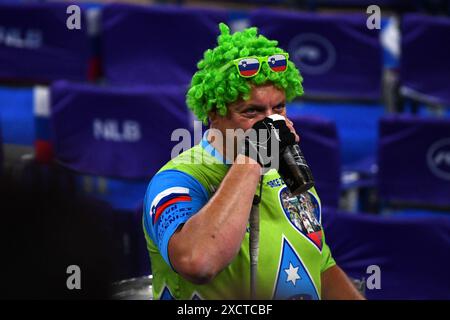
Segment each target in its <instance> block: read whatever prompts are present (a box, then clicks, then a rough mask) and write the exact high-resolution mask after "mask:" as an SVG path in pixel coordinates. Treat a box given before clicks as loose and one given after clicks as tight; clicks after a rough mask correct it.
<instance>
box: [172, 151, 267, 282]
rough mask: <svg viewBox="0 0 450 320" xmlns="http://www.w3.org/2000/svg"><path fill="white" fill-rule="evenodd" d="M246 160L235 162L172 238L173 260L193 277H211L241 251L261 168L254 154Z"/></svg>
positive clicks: (195, 279)
mask: <svg viewBox="0 0 450 320" xmlns="http://www.w3.org/2000/svg"><path fill="white" fill-rule="evenodd" d="M242 157H244V156H243V155H238V156H237V158H236V161H235V162H239V163H243V162H244V161H243V158H242ZM245 163H246V164H236V163H235V164H233V165H232V166H231V168H230V170H229V171H228V173H227V175H226V176H225V178H224V180H223V181H222V183H221V184H220V187H219V188H218V190H217V191H216V193H215V194H214V196H213V197H212V198H211V199H210V200H209V201H208V203H207V204H206V205H205V206H204V207H203V208H202V209H201V210H200V211H198V212H197V214H195V215H194V216H192V217H191V218H190V219H189V220H188V221H187V222H186V223H185V224H184V225H183V226H182V227H181V228H179V229H178V230H177V231H176V232H175V233H174V234H173V236H172V237H171V238H170V240H169V246H168V253H169V259H170V262H171V264H172V266H173V267H174V269H175V270H176V271H177V272H178V273H179V274H180V275H182V276H183V277H184V278H186V279H188V280H189V281H192V282H194V283H197V284H201V283H207V282H209V281H211V280H212V279H213V278H214V277H215V276H216V275H217V274H218V273H219V272H220V271H222V270H223V269H224V268H225V267H226V266H227V265H228V264H230V263H231V261H232V260H233V259H234V257H235V256H236V254H237V253H238V252H239V248H240V247H241V243H242V240H243V239H244V235H245V232H246V228H247V223H248V219H249V213H250V209H251V206H252V202H253V196H254V194H255V191H256V187H257V185H258V181H259V178H260V170H261V167H260V165H259V164H258V163H257V162H256V161H254V160H252V159H250V158H247V157H245Z"/></svg>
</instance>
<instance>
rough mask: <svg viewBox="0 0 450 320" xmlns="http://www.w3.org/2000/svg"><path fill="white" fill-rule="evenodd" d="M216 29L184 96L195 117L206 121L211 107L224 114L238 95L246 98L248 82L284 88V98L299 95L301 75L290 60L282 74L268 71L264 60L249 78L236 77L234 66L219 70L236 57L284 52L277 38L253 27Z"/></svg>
mask: <svg viewBox="0 0 450 320" xmlns="http://www.w3.org/2000/svg"><path fill="white" fill-rule="evenodd" d="M219 28H220V32H221V34H220V35H219V37H218V38H217V42H218V46H217V47H215V48H214V49H212V50H211V49H208V50H206V51H205V53H204V57H203V59H202V60H200V61H199V62H198V64H197V67H198V69H199V70H198V71H197V72H196V73H195V74H194V76H193V77H192V81H191V86H190V88H189V90H188V92H187V95H186V96H187V98H186V102H187V105H188V107H189V109H191V110H192V111H193V112H194V114H195V115H196V116H197V118H198V119H199V120H201V121H203V123H205V124H207V123H208V113H209V112H210V111H212V110H217V111H218V113H219V114H220V115H222V116H225V115H226V114H227V105H228V104H229V103H232V102H235V101H237V100H238V99H239V98H243V99H244V100H248V99H249V98H250V90H251V84H253V85H262V84H265V83H268V82H270V83H272V84H274V85H275V86H276V87H278V88H280V89H282V90H284V92H285V94H286V100H287V101H292V100H293V99H294V98H295V97H297V96H300V95H302V94H303V87H302V81H303V78H302V77H301V75H300V72H299V71H298V70H297V68H296V67H295V65H294V63H292V62H291V61H288V68H287V70H286V71H285V72H282V73H277V72H273V71H271V70H270V69H269V66H268V65H267V63H263V64H262V65H261V70H260V71H259V73H258V74H257V75H256V76H254V77H252V78H243V77H241V76H239V74H238V72H237V70H236V68H235V67H234V66H233V67H230V68H227V69H226V70H225V71H220V68H222V67H223V66H224V65H226V64H227V63H229V62H230V61H232V60H234V59H236V58H239V57H247V56H269V55H273V54H277V53H284V51H283V50H282V49H280V48H278V47H277V45H278V41H276V40H269V39H267V38H266V37H264V36H262V35H258V34H257V28H255V27H252V28H247V29H245V30H243V31H241V32H235V33H234V34H230V28H229V27H228V26H227V25H226V24H224V23H220V24H219Z"/></svg>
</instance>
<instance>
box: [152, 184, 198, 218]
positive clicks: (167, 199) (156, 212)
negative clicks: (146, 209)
mask: <svg viewBox="0 0 450 320" xmlns="http://www.w3.org/2000/svg"><path fill="white" fill-rule="evenodd" d="M191 200H192V199H191V197H190V196H189V189H188V188H183V187H172V188H169V189H166V190H164V191H162V192H160V193H159V194H158V195H157V196H156V197H155V198H154V200H153V201H152V204H151V206H150V216H151V218H152V222H153V224H155V222H156V221H158V218H159V217H160V216H161V213H162V212H163V211H164V210H165V209H166V208H167V207H169V206H170V205H173V204H175V203H177V202H180V201H191Z"/></svg>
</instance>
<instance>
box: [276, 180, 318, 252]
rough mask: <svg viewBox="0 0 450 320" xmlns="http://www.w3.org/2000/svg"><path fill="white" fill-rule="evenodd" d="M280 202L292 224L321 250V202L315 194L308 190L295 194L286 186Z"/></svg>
mask: <svg viewBox="0 0 450 320" xmlns="http://www.w3.org/2000/svg"><path fill="white" fill-rule="evenodd" d="M280 203H281V206H282V207H283V210H284V213H285V215H286V218H287V219H288V220H289V222H290V223H291V225H292V226H293V227H294V228H295V229H296V230H297V231H299V232H300V234H302V235H303V236H305V237H306V238H307V239H308V240H310V241H311V242H312V243H313V244H314V245H315V246H316V247H317V248H318V249H319V251H321V250H322V226H321V225H320V204H319V201H318V200H317V199H316V197H315V196H314V194H313V193H311V192H309V191H307V192H305V193H302V194H300V195H298V196H294V195H292V194H291V193H290V191H289V189H288V188H287V187H284V188H282V189H281V190H280Z"/></svg>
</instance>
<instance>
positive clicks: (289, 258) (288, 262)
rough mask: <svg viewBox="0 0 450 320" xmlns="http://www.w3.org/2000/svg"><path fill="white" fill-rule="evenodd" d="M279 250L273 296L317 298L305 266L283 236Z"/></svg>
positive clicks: (282, 297) (287, 298)
mask: <svg viewBox="0 0 450 320" xmlns="http://www.w3.org/2000/svg"><path fill="white" fill-rule="evenodd" d="M281 252H282V253H281V259H280V263H279V266H278V276H277V281H276V283H275V289H274V295H273V298H274V299H276V300H281V299H284V300H318V299H319V294H318V292H317V289H316V287H315V285H314V283H313V281H312V279H311V276H310V274H309V272H308V270H307V269H306V266H305V265H304V264H303V262H302V260H301V259H300V256H299V255H298V254H297V252H295V250H294V248H293V247H292V246H291V244H290V243H289V241H288V240H287V239H286V238H285V237H284V236H283V243H282V249H281Z"/></svg>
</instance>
